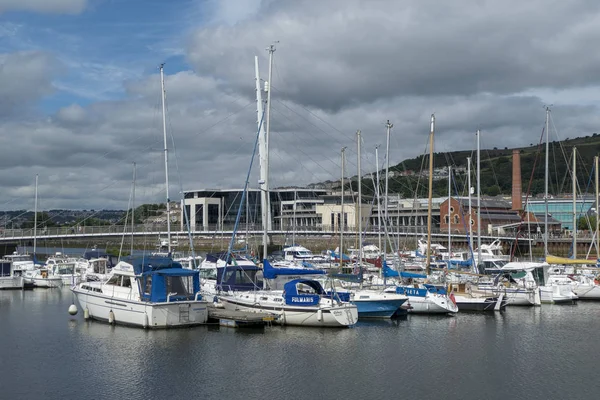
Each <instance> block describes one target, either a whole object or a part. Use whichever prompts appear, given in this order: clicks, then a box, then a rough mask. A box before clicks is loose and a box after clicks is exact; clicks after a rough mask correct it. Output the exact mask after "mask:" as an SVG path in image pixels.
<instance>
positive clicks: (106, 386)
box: [0, 289, 600, 400]
mask: <svg viewBox="0 0 600 400" xmlns="http://www.w3.org/2000/svg"><path fill="white" fill-rule="evenodd" d="M72 300H73V298H72V295H71V293H70V291H69V290H68V289H62V290H57V289H50V290H40V289H36V290H34V291H26V292H21V291H0V398H2V399H21V398H22V399H41V398H45V399H53V398H56V399H59V398H60V399H83V398H84V399H116V398H128V399H144V400H147V399H167V398H170V399H179V398H203V399H216V398H226V399H252V398H264V399H280V398H288V399H314V398H326V399H342V398H348V399H384V398H390V399H392V398H393V399H400V398H411V399H424V398H427V397H431V398H435V399H594V398H598V396H599V393H600V383H598V382H599V379H598V372H597V371H598V365H599V364H600V340H598V335H600V318H599V317H600V303H583V302H581V303H580V304H577V305H574V306H545V307H543V308H509V310H507V312H505V313H503V314H499V313H497V314H495V315H479V314H462V315H461V314H459V315H457V316H456V317H424V316H409V317H408V318H407V319H406V320H401V321H394V322H391V321H390V322H386V321H383V322H378V323H361V324H360V325H359V326H357V327H356V328H354V329H345V330H335V329H310V328H282V327H272V328H266V329H265V330H264V331H258V332H257V331H236V330H233V329H230V328H219V327H218V326H206V327H204V326H203V327H199V328H193V329H183V330H169V331H164V330H163V331H144V330H141V329H133V328H125V327H118V326H117V327H113V326H109V325H106V324H102V323H98V322H86V321H84V320H83V317H82V315H81V314H82V312H81V310H80V312H79V314H78V315H77V316H75V317H70V316H69V315H68V313H67V308H68V306H69V305H70V304H71V302H72Z"/></svg>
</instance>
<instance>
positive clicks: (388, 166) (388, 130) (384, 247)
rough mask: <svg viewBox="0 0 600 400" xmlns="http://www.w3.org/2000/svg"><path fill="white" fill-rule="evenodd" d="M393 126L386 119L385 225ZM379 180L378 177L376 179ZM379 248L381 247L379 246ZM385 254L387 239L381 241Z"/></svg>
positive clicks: (387, 221) (387, 220) (386, 221)
mask: <svg viewBox="0 0 600 400" xmlns="http://www.w3.org/2000/svg"><path fill="white" fill-rule="evenodd" d="M393 127H394V124H390V120H389V119H388V120H387V122H386V123H385V128H386V139H385V198H384V200H383V201H384V203H385V204H384V215H385V218H384V220H383V223H384V224H385V225H386V226H387V224H388V223H389V215H388V195H389V191H388V190H389V186H388V183H389V179H390V131H391V129H392V128H393ZM377 181H379V179H378V180H377ZM379 248H381V247H379ZM386 254H387V239H386V240H384V241H383V256H384V257H385V255H386Z"/></svg>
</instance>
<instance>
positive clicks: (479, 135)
mask: <svg viewBox="0 0 600 400" xmlns="http://www.w3.org/2000/svg"><path fill="white" fill-rule="evenodd" d="M480 138H481V131H480V130H479V129H477V264H479V263H480V262H481V156H480Z"/></svg>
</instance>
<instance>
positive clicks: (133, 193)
mask: <svg viewBox="0 0 600 400" xmlns="http://www.w3.org/2000/svg"><path fill="white" fill-rule="evenodd" d="M135 173H136V170H135V162H134V163H133V188H132V189H131V190H132V191H131V252H130V253H129V255H133V229H134V227H135V225H134V223H135V222H134V221H135V179H136V176H135Z"/></svg>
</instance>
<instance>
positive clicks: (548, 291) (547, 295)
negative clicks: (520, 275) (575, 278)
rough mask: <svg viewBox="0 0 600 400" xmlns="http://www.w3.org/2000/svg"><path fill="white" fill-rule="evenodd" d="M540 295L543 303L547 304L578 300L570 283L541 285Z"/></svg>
mask: <svg viewBox="0 0 600 400" xmlns="http://www.w3.org/2000/svg"><path fill="white" fill-rule="evenodd" d="M540 297H541V301H542V303H547V304H560V303H573V302H575V301H576V300H577V295H576V294H575V293H573V291H572V290H571V286H570V285H551V286H540Z"/></svg>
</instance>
